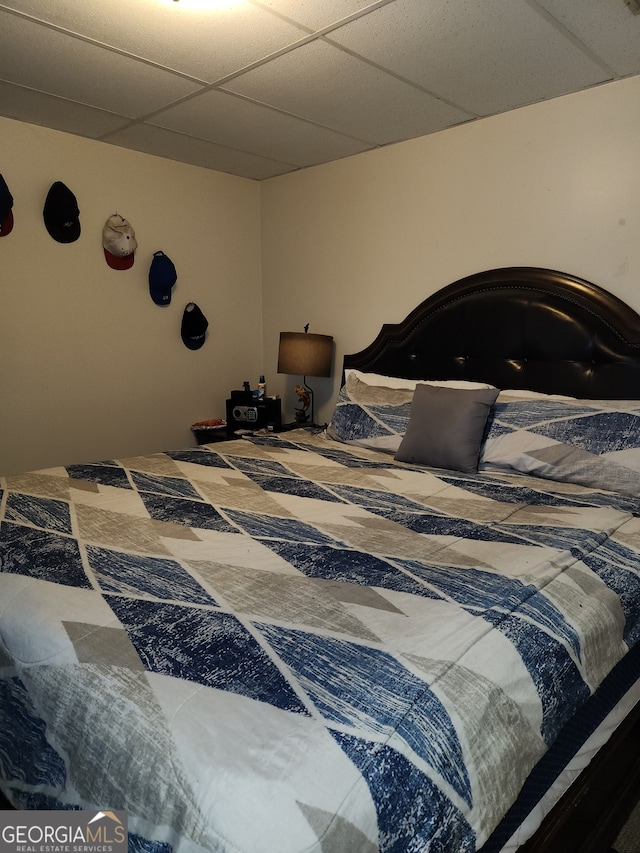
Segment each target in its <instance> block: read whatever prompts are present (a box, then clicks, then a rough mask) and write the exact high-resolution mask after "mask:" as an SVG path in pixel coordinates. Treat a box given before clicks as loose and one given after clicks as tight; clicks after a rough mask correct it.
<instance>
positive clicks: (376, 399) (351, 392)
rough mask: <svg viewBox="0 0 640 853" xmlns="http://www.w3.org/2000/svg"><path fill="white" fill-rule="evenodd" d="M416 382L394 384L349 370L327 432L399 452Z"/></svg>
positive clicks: (342, 439)
mask: <svg viewBox="0 0 640 853" xmlns="http://www.w3.org/2000/svg"><path fill="white" fill-rule="evenodd" d="M414 388H415V383H414V384H413V385H412V386H411V387H410V388H392V387H387V386H383V385H370V384H369V383H367V382H363V381H362V380H361V379H359V378H358V376H357V375H356V374H355V372H353V371H350V372H348V373H347V374H346V381H345V384H344V385H343V386H342V388H341V389H340V393H339V394H338V399H337V401H336V407H335V409H334V412H333V417H332V418H331V422H330V424H329V426H328V427H327V435H328V436H329V437H330V438H334V439H336V440H337V441H343V442H346V443H347V444H355V445H357V446H358V447H369V448H371V449H373V450H382V451H384V452H387V453H395V452H396V450H397V449H398V448H399V447H400V442H401V441H402V437H403V435H404V434H405V432H406V429H407V424H408V423H409V414H410V412H411V401H412V399H413V393H414Z"/></svg>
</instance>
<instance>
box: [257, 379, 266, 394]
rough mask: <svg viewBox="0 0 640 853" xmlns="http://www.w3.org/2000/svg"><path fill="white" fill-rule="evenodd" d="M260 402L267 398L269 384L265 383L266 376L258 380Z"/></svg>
mask: <svg viewBox="0 0 640 853" xmlns="http://www.w3.org/2000/svg"><path fill="white" fill-rule="evenodd" d="M257 396H258V400H264V398H265V397H266V396H267V384H266V382H265V381H264V376H261V377H260V379H259V380H258V395H257Z"/></svg>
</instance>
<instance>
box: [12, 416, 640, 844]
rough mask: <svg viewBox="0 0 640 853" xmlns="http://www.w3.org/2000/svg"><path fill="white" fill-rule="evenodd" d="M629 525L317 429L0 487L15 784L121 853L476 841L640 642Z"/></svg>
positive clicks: (632, 509) (595, 510)
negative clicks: (104, 834)
mask: <svg viewBox="0 0 640 853" xmlns="http://www.w3.org/2000/svg"><path fill="white" fill-rule="evenodd" d="M374 402H375V401H374ZM574 415H575V413H574ZM507 421H509V424H508V423H507ZM495 423H496V424H497V423H498V422H497V421H496V422H495ZM537 423H538V422H537V421H536V424H537ZM536 424H533V423H532V422H531V421H530V423H529V426H533V427H535V428H536V429H537V426H536ZM512 427H517V429H518V430H521V429H522V419H521V416H520V415H519V414H516V413H506V412H502V413H501V414H500V426H499V429H500V430H503V431H504V434H507V433H509V432H510V431H513V430H512ZM581 428H582V429H584V425H583V426H582V427H581ZM492 429H494V430H495V429H498V426H495V425H494V426H493V427H492ZM549 437H550V435H549V431H547V434H546V437H545V440H549ZM554 440H555V439H554ZM589 452H591V451H589ZM610 452H613V453H619V452H620V451H619V448H618V449H615V450H610ZM616 464H619V462H618V463H616ZM639 510H640V507H639V506H638V502H637V500H636V499H634V498H633V497H631V496H629V495H628V494H624V493H615V492H603V491H602V490H593V489H591V488H588V487H582V486H580V485H576V484H571V485H568V484H567V483H566V482H555V481H552V480H550V479H546V478H545V479H536V478H535V477H532V476H527V475H522V474H518V473H515V472H514V471H513V470H511V471H509V472H506V471H505V470H500V471H482V472H481V473H478V474H458V473H455V472H450V471H449V472H445V471H441V470H439V471H429V470H428V469H422V468H420V467H417V466H412V465H405V464H402V463H397V462H394V460H393V459H392V458H391V456H390V455H389V454H388V453H382V452H378V451H375V450H371V449H366V448H363V447H357V446H347V445H345V444H341V443H338V442H336V441H332V440H331V439H330V438H328V437H326V436H322V435H312V434H310V433H307V432H306V431H304V430H300V431H296V432H291V433H285V434H282V435H281V436H269V437H264V438H262V437H257V436H254V437H251V438H245V439H238V440H233V441H229V442H223V443H216V444H211V445H204V446H201V447H198V448H197V449H190V450H178V451H171V452H169V453H164V454H163V453H156V454H151V455H149V456H137V457H131V458H128V459H122V460H107V461H105V462H100V463H94V464H90V465H74V466H68V467H67V468H53V469H48V470H46V471H38V472H31V473H29V474H25V475H20V476H13V477H7V478H4V479H1V480H0V569H1V570H0V601H1V602H2V606H0V676H1V678H0V713H1V714H2V719H3V726H2V727H1V730H0V777H1V780H2V788H3V790H4V792H5V794H6V795H7V796H8V797H9V798H10V799H11V800H12V802H14V803H15V804H16V806H18V807H30V808H55V809H64V808H74V809H75V808H100V809H125V810H127V812H128V816H129V830H130V849H131V850H137V849H139V850H148V851H155V853H170V851H181V853H199V852H200V851H202V852H203V851H212V850H216V851H218V850H219V851H232V850H233V851H246V853H250V851H251V852H252V851H256V850H265V851H271V850H274V851H275V850H277V851H282V853H300V851H302V850H309V851H317V853H320V851H322V853H344V851H346V850H363V851H371V853H374V851H409V850H421V851H422V850H439V851H443V853H445V851H446V853H449V852H450V851H454V850H455V851H469V853H471V851H475V850H478V849H479V848H480V847H481V846H482V844H483V843H484V842H485V841H486V840H487V838H488V837H489V836H490V835H491V833H492V832H493V831H494V829H495V828H496V827H497V826H498V825H499V823H500V821H501V820H502V818H503V817H504V815H505V814H506V812H507V811H508V810H509V808H510V806H511V805H512V804H513V802H514V801H515V799H516V797H517V796H518V794H519V791H520V789H521V788H522V786H523V784H524V782H525V780H526V778H527V776H528V775H529V773H530V771H531V769H532V768H533V767H534V766H535V764H536V763H537V762H538V761H539V760H540V758H541V757H542V756H543V755H544V754H545V752H546V751H547V750H548V749H549V748H550V747H551V746H552V745H553V744H554V742H555V741H556V739H557V738H558V736H559V734H560V733H561V731H562V728H563V726H565V724H567V723H569V722H570V720H571V718H572V716H573V715H574V714H575V713H576V711H577V710H578V709H579V708H581V706H582V705H583V704H584V703H586V702H587V701H588V699H589V697H590V696H591V695H592V694H593V693H594V691H595V690H596V689H597V688H598V686H599V684H600V683H601V682H602V681H603V679H604V678H605V677H606V676H607V674H608V673H609V672H610V671H611V670H612V669H613V668H614V667H615V666H616V664H617V663H618V662H619V661H621V660H622V659H623V658H624V656H625V655H626V654H627V653H628V651H629V649H630V648H631V647H633V646H634V645H635V644H636V643H637V642H638V641H639V640H640V533H639V532H638V519H637V516H638V511H639Z"/></svg>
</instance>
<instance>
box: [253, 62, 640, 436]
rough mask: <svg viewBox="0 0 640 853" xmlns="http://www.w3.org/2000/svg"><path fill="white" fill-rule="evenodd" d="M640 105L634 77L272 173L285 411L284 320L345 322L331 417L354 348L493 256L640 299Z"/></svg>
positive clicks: (268, 191)
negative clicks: (345, 361)
mask: <svg viewBox="0 0 640 853" xmlns="http://www.w3.org/2000/svg"><path fill="white" fill-rule="evenodd" d="M639 105H640V77H635V78H631V79H628V80H625V81H622V82H616V83H611V84H608V85H605V86H601V87H598V88H594V89H591V90H588V91H586V92H582V93H579V94H576V95H570V96H567V97H563V98H558V99H556V100H552V101H547V102H545V103H541V104H537V105H534V106H530V107H526V108H523V109H519V110H515V111H513V112H510V113H507V114H504V115H500V116H495V117H491V118H488V119H483V120H481V121H476V122H473V123H469V124H465V125H462V126H460V127H457V128H453V129H451V130H447V131H444V132H441V133H438V134H434V135H432V136H428V137H422V138H420V139H415V140H412V141H409V142H406V143H401V144H398V145H393V146H390V147H387V148H383V149H379V150H377V151H374V152H370V153H367V154H361V155H358V156H355V157H352V158H350V159H347V160H342V161H339V162H335V163H330V164H327V165H323V166H319V167H316V168H313V169H308V170H305V171H302V172H297V173H294V174H290V175H285V176H282V177H278V178H273V179H271V180H269V181H266V182H263V184H262V197H261V206H262V239H263V306H264V308H263V318H264V319H263V329H264V345H265V357H264V364H265V370H266V372H267V374H268V379H269V381H270V389H271V391H272V392H273V393H275V392H278V393H283V394H285V395H286V396H285V400H286V403H287V408H288V410H289V415H290V416H291V415H292V413H293V404H294V403H295V397H294V396H292V394H291V389H292V384H293V383H294V382H295V381H298V379H297V378H289V377H284V376H278V375H277V374H276V373H275V366H276V364H277V345H278V334H279V332H280V331H302V329H303V327H304V324H305V323H307V322H308V323H310V331H313V332H318V333H321V334H330V335H333V336H334V339H335V345H336V366H335V370H334V377H333V379H331V380H329V379H316V380H310V384H311V385H312V387H313V388H314V390H315V391H316V404H317V405H316V408H317V409H319V412H318V411H317V413H316V414H317V417H316V420H318V421H320V422H322V421H324V420H327V419H328V418H329V417H330V415H331V411H332V407H333V402H334V399H335V395H336V393H337V390H338V386H339V379H340V371H341V363H342V356H343V354H344V353H345V352H357V351H358V350H360V349H362V348H363V347H364V346H366V345H367V344H368V343H370V341H371V340H372V339H373V337H374V336H375V334H377V332H378V330H379V328H380V326H381V324H382V323H383V322H397V321H400V320H402V319H403V318H404V317H405V316H406V314H407V313H408V312H409V310H411V309H412V308H413V307H414V306H415V305H416V304H418V303H419V302H420V301H422V300H423V299H424V298H425V297H426V296H428V295H429V294H431V293H433V292H434V291H436V290H438V289H439V288H440V287H442V286H444V285H446V284H449V283H450V282H452V281H455V280H457V279H458V278H461V277H463V276H465V275H469V274H471V273H474V272H479V271H481V270H483V269H493V268H497V267H503V266H512V265H514V266H516V265H522V266H540V267H547V268H551V269H557V270H561V271H564V272H568V273H572V274H574V275H577V276H580V277H583V278H586V279H589V280H591V281H593V282H595V283H596V284H599V285H601V286H603V287H605V288H607V289H609V290H611V291H613V292H614V293H616V294H617V295H618V296H620V297H621V298H622V299H624V300H625V301H627V302H628V303H630V304H631V305H632V306H633V307H634V308H635V309H636V310H637V311H640V239H639V235H640V157H639V156H638V146H637V140H638V139H639V138H640V106H639Z"/></svg>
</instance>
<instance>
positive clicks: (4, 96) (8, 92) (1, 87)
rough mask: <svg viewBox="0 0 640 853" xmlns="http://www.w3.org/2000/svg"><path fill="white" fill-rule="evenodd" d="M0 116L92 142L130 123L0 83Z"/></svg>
mask: <svg viewBox="0 0 640 853" xmlns="http://www.w3.org/2000/svg"><path fill="white" fill-rule="evenodd" d="M0 115H3V116H8V117H9V118H15V119H18V120H19V121H26V122H29V123H30V124H41V125H44V127H51V128H53V129H54V130H63V131H65V132H66V133H75V134H77V135H78V136H89V137H92V138H94V139H98V138H99V137H100V136H102V135H103V134H105V133H110V132H111V131H114V130H117V129H118V128H120V127H123V126H124V125H126V124H128V123H129V121H130V120H129V119H127V118H124V117H123V116H117V115H114V114H113V113H108V112H104V111H103V110H96V109H94V108H93V107H87V106H85V105H84V104H78V103H76V102H75V101H68V100H66V99H65V98H57V97H55V96H54V95H43V94H42V92H34V91H33V90H32V89H25V88H24V87H22V86H16V85H14V84H13V83H3V82H2V81H0Z"/></svg>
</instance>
